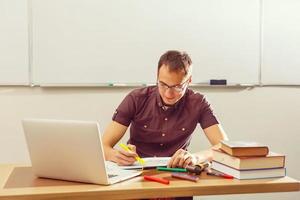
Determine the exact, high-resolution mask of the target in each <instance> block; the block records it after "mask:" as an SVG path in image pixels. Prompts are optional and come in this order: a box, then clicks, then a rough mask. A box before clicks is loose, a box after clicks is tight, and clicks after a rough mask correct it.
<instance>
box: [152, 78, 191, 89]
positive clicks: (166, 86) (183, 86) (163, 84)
mask: <svg viewBox="0 0 300 200" xmlns="http://www.w3.org/2000/svg"><path fill="white" fill-rule="evenodd" d="M189 80H190V79H189V78H188V79H187V80H186V81H185V82H183V83H182V84H180V85H173V86H169V85H168V84H166V83H164V82H161V81H157V86H158V87H159V88H160V89H162V90H164V91H166V90H167V89H170V90H173V91H174V92H177V93H181V92H183V91H184V90H185V88H186V86H187V85H188V84H187V83H188V81H189Z"/></svg>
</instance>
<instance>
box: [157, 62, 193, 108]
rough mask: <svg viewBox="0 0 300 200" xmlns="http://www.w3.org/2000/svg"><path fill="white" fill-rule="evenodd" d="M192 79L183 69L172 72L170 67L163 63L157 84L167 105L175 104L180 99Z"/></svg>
mask: <svg viewBox="0 0 300 200" xmlns="http://www.w3.org/2000/svg"><path fill="white" fill-rule="evenodd" d="M190 81H191V77H187V76H186V75H185V74H184V72H183V71H181V72H173V71H172V72H171V71H170V70H169V67H168V66H166V65H162V66H161V68H160V69H159V72H158V77H157V85H158V90H159V94H160V96H161V98H162V100H163V102H164V103H165V104H166V105H174V104H175V103H176V102H177V101H179V100H180V99H181V98H182V97H183V95H184V93H185V91H186V88H187V86H188V84H189V83H190Z"/></svg>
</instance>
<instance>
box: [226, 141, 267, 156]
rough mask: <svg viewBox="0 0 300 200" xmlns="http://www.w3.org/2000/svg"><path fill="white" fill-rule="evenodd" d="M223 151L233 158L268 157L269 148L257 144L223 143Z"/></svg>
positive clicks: (245, 142)
mask: <svg viewBox="0 0 300 200" xmlns="http://www.w3.org/2000/svg"><path fill="white" fill-rule="evenodd" d="M221 149H222V150H223V151H225V152H226V153H228V154H230V155H232V156H266V155H267V154H268V153H269V148H268V146H266V145H263V144H260V143H257V142H247V141H224V140H223V141H222V142H221Z"/></svg>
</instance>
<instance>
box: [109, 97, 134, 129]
mask: <svg viewBox="0 0 300 200" xmlns="http://www.w3.org/2000/svg"><path fill="white" fill-rule="evenodd" d="M135 105H136V103H135V98H134V96H133V94H132V93H129V94H128V95H127V96H126V97H125V98H124V99H123V101H122V102H121V104H120V105H119V106H118V108H117V109H116V110H115V112H114V114H113V117H112V120H113V121H116V122H118V123H120V124H122V125H124V126H127V127H128V126H129V125H130V123H131V121H132V119H133V117H134V115H135V111H136V108H135Z"/></svg>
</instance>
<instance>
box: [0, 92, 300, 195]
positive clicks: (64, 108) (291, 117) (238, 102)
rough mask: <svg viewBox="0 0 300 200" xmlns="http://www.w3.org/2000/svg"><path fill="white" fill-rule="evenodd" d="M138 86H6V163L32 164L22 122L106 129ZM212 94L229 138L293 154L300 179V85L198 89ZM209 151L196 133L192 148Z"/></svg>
mask: <svg viewBox="0 0 300 200" xmlns="http://www.w3.org/2000/svg"><path fill="white" fill-rule="evenodd" d="M131 89H132V88H119V89H117V88H115V89H112V88H39V87H36V88H29V87H0V111H1V112H0V122H1V125H0V163H29V162H30V161H29V156H28V152H27V149H26V144H25V138H24V136H23V132H22V127H21V119H23V118H26V117H39V118H57V119H78V120H99V121H100V125H101V126H102V130H103V128H104V127H105V126H106V125H107V123H108V122H109V121H110V120H111V116H112V113H113V111H114V109H115V107H116V106H117V105H118V104H119V103H120V101H121V100H122V99H123V97H124V96H125V95H126V94H127V93H128V92H129V91H130V90H131ZM195 90H197V91H200V92H202V93H204V94H206V95H207V97H208V99H209V100H210V102H211V103H212V105H213V106H214V108H215V112H216V113H217V115H218V117H219V119H220V121H221V122H222V124H223V126H224V128H225V130H226V132H227V134H228V135H229V138H230V139H232V140H239V139H241V140H255V141H259V142H263V143H266V144H268V145H269V146H270V148H271V150H272V151H275V152H280V153H284V154H286V155H287V160H286V167H287V175H288V176H290V177H293V178H296V179H298V180H299V179H300V172H299V170H298V168H299V166H300V161H299V155H300V147H299V144H300V87H261V88H260V87H257V88H253V89H247V88H246V89H243V88H209V87H207V88H195ZM207 147H208V142H207V141H206V139H205V136H204V135H203V134H202V133H201V130H200V129H199V128H198V130H196V131H195V134H194V138H193V142H192V144H191V148H190V150H191V151H192V152H196V151H198V150H201V149H205V148H207ZM295 197H298V198H299V192H297V193H282V194H278V193H277V194H255V195H254V194H251V195H226V196H209V197H202V198H201V199H218V198H220V199H236V198H238V199H239V198H242V199H245V198H246V199H257V198H264V199H272V200H274V199H289V200H292V199H295Z"/></svg>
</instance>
